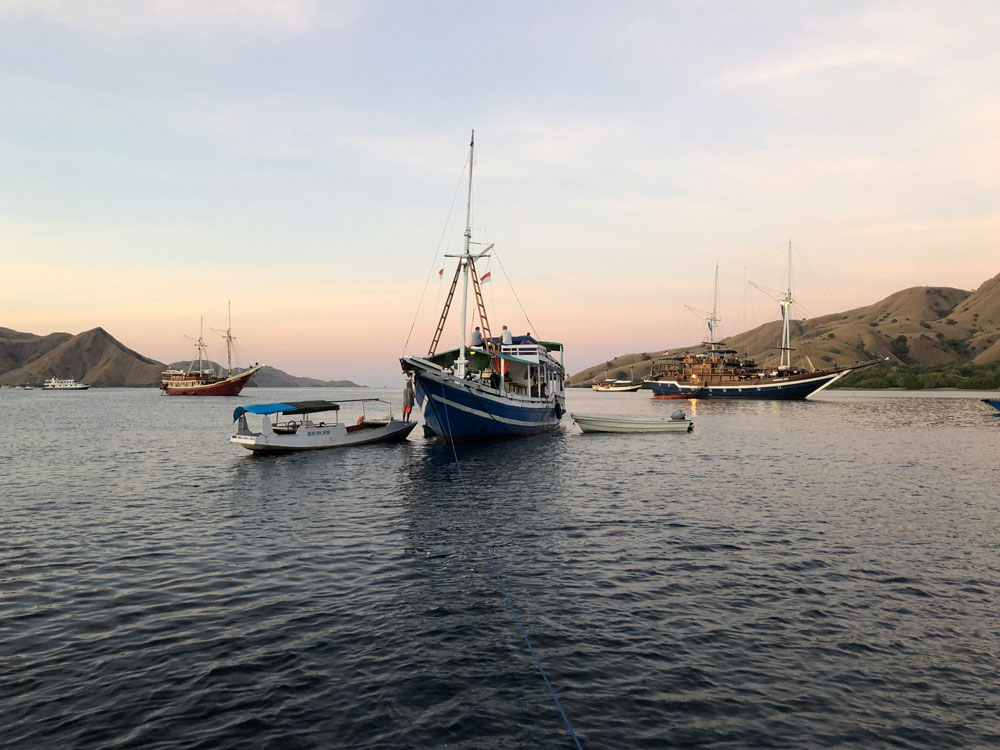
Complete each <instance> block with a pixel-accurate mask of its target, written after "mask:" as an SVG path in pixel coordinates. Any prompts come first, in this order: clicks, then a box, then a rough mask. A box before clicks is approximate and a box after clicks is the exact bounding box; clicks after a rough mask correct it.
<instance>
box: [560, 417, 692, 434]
mask: <svg viewBox="0 0 1000 750" xmlns="http://www.w3.org/2000/svg"><path fill="white" fill-rule="evenodd" d="M570 416H571V417H573V421H574V422H576V423H577V425H578V426H579V427H580V429H581V430H582V431H583V432H620V433H626V432H690V431H691V430H692V429H693V428H694V422H692V421H691V420H690V419H660V418H658V417H604V416H598V415H596V414H571V415H570Z"/></svg>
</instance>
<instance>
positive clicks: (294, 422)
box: [229, 398, 417, 453]
mask: <svg viewBox="0 0 1000 750" xmlns="http://www.w3.org/2000/svg"><path fill="white" fill-rule="evenodd" d="M349 402H360V403H361V408H362V415H361V418H360V419H358V421H357V424H351V425H348V424H344V423H343V422H341V421H340V417H339V412H340V404H341V403H349ZM374 402H377V403H381V404H385V405H386V406H389V402H388V401H383V400H382V399H378V398H361V399H350V400H349V401H341V402H334V401H287V402H282V403H276V404H255V405H253V406H239V407H237V408H236V410H235V411H234V412H233V421H234V422H236V432H234V433H233V436H232V437H231V438H230V439H229V442H231V443H235V444H236V445H242V446H243V447H244V448H246V449H247V450H248V451H253V452H254V453H288V452H290V451H309V450H319V449H322V448H344V447H347V446H351V445H367V444H371V443H392V442H398V441H401V440H406V438H407V436H408V435H409V434H410V431H411V430H412V429H413V428H414V427H416V424H417V423H416V422H401V421H399V420H398V419H393V418H392V410H391V406H390V407H389V410H388V416H386V417H377V418H369V417H368V416H367V414H366V413H365V408H366V406H367V405H368V404H370V403H374ZM247 414H258V415H260V416H261V417H262V420H261V430H260V432H254V431H253V430H251V429H250V425H248V424H247V417H246V415H247ZM321 414H329V416H326V417H324V418H323V419H319V418H318V415H321ZM271 415H277V417H276V419H275V420H274V422H272V421H271V420H270V419H269V417H270V416H271Z"/></svg>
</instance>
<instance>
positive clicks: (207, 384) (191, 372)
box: [160, 316, 264, 396]
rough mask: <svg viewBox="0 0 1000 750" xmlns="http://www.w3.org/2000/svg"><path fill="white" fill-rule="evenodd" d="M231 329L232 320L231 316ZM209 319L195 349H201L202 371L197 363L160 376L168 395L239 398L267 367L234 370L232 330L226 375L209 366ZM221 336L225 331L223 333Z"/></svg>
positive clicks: (229, 335)
mask: <svg viewBox="0 0 1000 750" xmlns="http://www.w3.org/2000/svg"><path fill="white" fill-rule="evenodd" d="M230 326H232V317H231V316H230ZM204 330H205V319H204V318H202V321H201V331H200V332H199V334H198V340H197V341H196V342H195V347H196V348H197V349H198V369H197V370H196V369H195V367H194V365H195V363H194V361H192V362H191V365H190V366H189V367H188V369H187V370H165V371H164V372H163V374H162V375H161V377H160V389H161V390H162V391H163V392H164V393H165V394H166V395H168V396H238V395H239V393H240V391H242V390H243V388H244V387H245V386H246V384H247V383H249V382H250V379H251V378H252V377H253V376H254V373H256V372H257V370H259V369H261V368H262V367H263V366H264V365H261V364H255V365H254V366H253V367H250V368H247V369H246V370H239V371H235V370H233V334H232V328H231V327H230V328H227V329H226V332H225V333H224V334H223V337H224V338H225V339H226V350H227V352H228V355H229V368H228V369H227V370H226V374H225V376H223V375H222V374H221V373H217V372H216V371H215V368H213V367H207V365H208V364H209V363H206V362H205V350H206V349H207V348H208V345H207V344H206V343H205V339H204V337H203V335H202V334H203V333H204ZM220 333H221V331H220Z"/></svg>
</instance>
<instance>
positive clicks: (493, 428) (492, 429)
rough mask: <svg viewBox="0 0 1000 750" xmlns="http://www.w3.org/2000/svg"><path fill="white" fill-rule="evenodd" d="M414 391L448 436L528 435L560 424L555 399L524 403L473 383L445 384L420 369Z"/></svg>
mask: <svg viewBox="0 0 1000 750" xmlns="http://www.w3.org/2000/svg"><path fill="white" fill-rule="evenodd" d="M414 391H415V395H416V398H417V403H418V404H420V406H421V408H422V409H423V415H424V422H425V423H426V424H427V426H428V427H429V428H430V429H432V430H433V431H434V432H435V433H437V434H438V435H440V436H441V437H444V438H445V439H449V438H450V439H453V440H455V441H471V440H489V439H496V438H511V437H524V436H527V435H537V434H539V433H541V432H547V431H549V430H552V429H553V428H555V427H556V426H557V425H558V424H559V418H558V417H557V416H556V410H555V404H554V403H552V402H549V403H547V404H544V405H521V403H522V402H518V401H515V400H512V399H507V398H503V397H497V396H492V395H491V394H485V393H482V392H476V389H475V387H474V386H472V385H471V384H470V385H469V386H467V387H466V386H454V385H451V384H449V383H447V382H446V383H444V384H442V383H441V382H440V381H438V380H435V379H433V378H427V377H425V376H424V375H422V374H419V373H418V374H417V375H416V378H415V387H414ZM428 399H429V402H428V403H427V404H426V407H425V401H427V400H428Z"/></svg>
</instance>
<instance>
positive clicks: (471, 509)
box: [441, 380, 583, 750]
mask: <svg viewBox="0 0 1000 750" xmlns="http://www.w3.org/2000/svg"><path fill="white" fill-rule="evenodd" d="M445 397H446V394H445V390H444V380H442V381H441V398H445ZM444 421H445V425H446V430H447V436H446V437H448V438H449V440H448V442H449V443H450V444H451V452H452V455H453V456H454V457H455V468H456V469H457V470H458V479H459V481H460V482H461V483H462V493H463V494H464V495H465V502H466V504H467V505H468V506H469V513H471V514H472V522H473V523H474V524H475V525H476V536H478V537H479V541H480V542H481V543H482V545H483V549H484V550H486V559H487V560H489V562H490V568H491V569H492V570H493V575H495V576H496V579H497V583H498V584H500V592H501V593H502V594H503V598H504V600H505V601H506V602H507V607H508V608H509V609H510V613H511V614H512V615H513V616H514V622H515V623H517V629H518V630H520V631H521V637H522V638H524V642H525V643H526V644H527V646H528V651H529V652H530V653H531V658H532V659H534V661H535V666H536V667H538V672H539V673H540V674H541V675H542V679H543V680H545V687H547V688H548V689H549V695H551V696H552V700H553V701H555V704H556V708H558V709H559V713H560V714H561V715H562V717H563V721H565V722H566V728H567V729H568V730H569V734H570V736H571V737H572V738H573V742H575V743H576V746H577V748H578V749H579V750H583V745H581V744H580V740H579V739H577V736H576V732H574V731H573V725H572V724H570V722H569V717H568V716H567V715H566V712H565V711H563V707H562V704H561V703H560V702H559V698H558V697H557V696H556V691H555V690H554V689H553V688H552V683H551V682H549V677H548V675H547V674H545V670H544V669H542V662H541V661H540V660H539V658H538V654H536V653H535V649H534V647H533V646H532V645H531V639H530V638H528V631H527V630H525V629H524V625H522V624H521V618H520V617H518V616H517V610H516V609H515V608H514V602H512V601H511V599H510V595H509V594H508V593H507V587H506V586H504V585H503V579H502V578H501V577H500V570H499V568H497V566H496V563H495V562H494V561H493V553H492V552H490V547H489V545H488V544H487V543H486V537H485V536H484V535H483V529H482V526H480V525H479V515H478V514H477V513H476V509H475V508H474V507H473V505H472V500H471V498H470V497H469V489H468V487H466V484H465V477H464V476H463V475H462V464H461V463H459V460H458V450H457V449H456V448H455V441H454V439H453V438H451V419H450V417H449V416H448V407H447V406H446V407H445V408H444Z"/></svg>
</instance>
